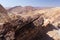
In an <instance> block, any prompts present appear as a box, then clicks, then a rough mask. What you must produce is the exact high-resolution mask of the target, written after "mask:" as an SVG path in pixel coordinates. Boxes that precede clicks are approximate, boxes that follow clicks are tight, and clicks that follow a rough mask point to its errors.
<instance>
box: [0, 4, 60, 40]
mask: <svg viewBox="0 0 60 40" xmlns="http://www.w3.org/2000/svg"><path fill="white" fill-rule="evenodd" d="M0 40H60V7H46V8H41V7H40V8H39V7H32V6H25V7H22V6H16V7H12V8H4V7H3V6H2V5H0Z"/></svg>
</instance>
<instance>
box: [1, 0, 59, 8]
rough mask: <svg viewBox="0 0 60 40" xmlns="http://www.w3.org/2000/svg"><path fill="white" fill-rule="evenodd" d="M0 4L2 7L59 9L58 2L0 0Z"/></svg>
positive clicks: (52, 0)
mask: <svg viewBox="0 0 60 40" xmlns="http://www.w3.org/2000/svg"><path fill="white" fill-rule="evenodd" d="M0 4H2V5H3V6H4V7H14V6H34V7H60V0H0Z"/></svg>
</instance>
